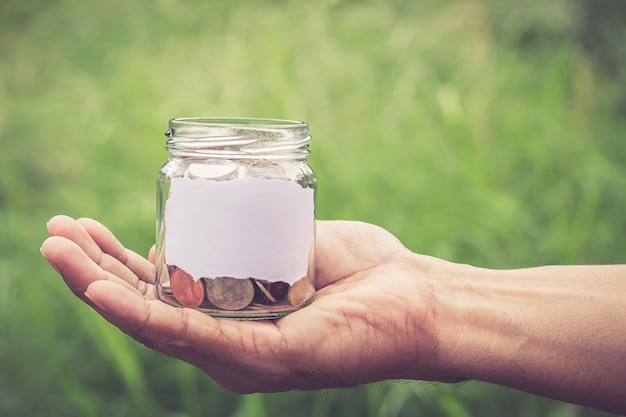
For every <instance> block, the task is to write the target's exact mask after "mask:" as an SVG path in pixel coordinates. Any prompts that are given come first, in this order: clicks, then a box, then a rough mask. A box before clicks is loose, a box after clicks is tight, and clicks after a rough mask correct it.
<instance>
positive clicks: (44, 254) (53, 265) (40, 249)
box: [39, 246, 61, 275]
mask: <svg viewBox="0 0 626 417" xmlns="http://www.w3.org/2000/svg"><path fill="white" fill-rule="evenodd" d="M39 252H41V255H42V256H43V257H44V259H45V260H46V261H48V263H49V264H50V266H51V267H52V268H53V269H54V270H55V271H57V273H58V274H59V275H60V274H61V271H59V268H58V267H57V266H56V265H55V264H54V262H52V261H51V260H50V258H48V255H46V253H45V252H44V251H43V246H42V247H41V248H39Z"/></svg>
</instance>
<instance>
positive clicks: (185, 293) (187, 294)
mask: <svg viewBox="0 0 626 417" xmlns="http://www.w3.org/2000/svg"><path fill="white" fill-rule="evenodd" d="M170 286H171V287H172V295H174V298H176V300H178V302H179V303H181V304H182V305H184V306H185V307H199V306H200V304H202V302H203V301H204V284H203V283H202V280H201V279H199V280H198V281H194V279H193V277H192V276H191V275H189V274H188V273H187V272H185V271H184V270H182V269H180V268H178V269H176V270H175V271H174V272H172V274H171V275H170Z"/></svg>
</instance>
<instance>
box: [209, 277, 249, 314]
mask: <svg viewBox="0 0 626 417" xmlns="http://www.w3.org/2000/svg"><path fill="white" fill-rule="evenodd" d="M205 283H206V296H207V299H208V300H209V301H210V302H211V304H213V305H214V306H215V307H217V308H221V309H222V310H241V309H243V308H246V307H247V306H248V305H250V303H251V302H252V300H253V299H254V284H252V281H251V280H250V279H248V278H244V279H239V278H231V277H217V278H215V279H206V282H205Z"/></svg>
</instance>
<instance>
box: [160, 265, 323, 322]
mask: <svg viewBox="0 0 626 417" xmlns="http://www.w3.org/2000/svg"><path fill="white" fill-rule="evenodd" d="M168 273H169V276H170V282H169V284H170V285H169V289H170V291H171V294H172V296H173V297H174V299H175V300H176V301H177V302H178V303H180V304H181V305H182V306H184V307H192V308H202V309H207V310H209V311H219V310H223V311H227V312H236V311H238V310H243V309H246V310H248V311H253V310H254V309H255V308H256V309H259V310H263V311H267V312H269V313H279V312H281V311H285V312H286V311H290V310H292V309H293V308H294V307H301V306H302V305H304V304H305V303H306V302H307V301H309V300H310V299H311V298H312V295H313V293H314V291H315V290H314V288H313V284H312V283H311V279H310V278H309V276H308V275H307V276H304V277H302V278H301V279H299V280H298V281H296V282H295V283H294V284H293V285H289V284H288V283H286V282H284V281H276V282H271V281H267V280H261V279H255V278H232V277H217V278H200V279H198V280H194V279H193V277H192V276H191V275H190V274H188V273H187V272H186V271H185V270H183V269H181V268H177V267H176V266H173V265H168Z"/></svg>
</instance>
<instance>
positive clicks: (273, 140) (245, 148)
mask: <svg viewBox="0 0 626 417" xmlns="http://www.w3.org/2000/svg"><path fill="white" fill-rule="evenodd" d="M165 136H166V137H168V140H167V146H166V149H167V150H168V152H169V153H170V154H171V155H173V156H179V157H193V156H205V157H206V156H210V157H216V158H249V157H251V156H254V155H263V157H264V158H266V159H278V158H284V157H292V158H293V157H306V155H308V154H309V151H308V144H309V142H310V141H311V136H310V135H309V126H308V124H307V123H305V122H301V121H296V120H284V119H268V118H246V117H184V118H175V119H171V120H170V121H169V130H168V131H167V132H165Z"/></svg>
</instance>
